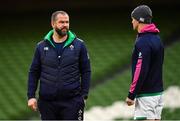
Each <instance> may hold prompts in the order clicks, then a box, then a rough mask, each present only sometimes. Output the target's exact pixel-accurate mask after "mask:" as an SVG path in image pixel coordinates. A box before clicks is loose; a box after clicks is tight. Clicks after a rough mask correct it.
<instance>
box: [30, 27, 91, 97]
mask: <svg viewBox="0 0 180 121" xmlns="http://www.w3.org/2000/svg"><path fill="white" fill-rule="evenodd" d="M52 35H53V30H51V31H50V32H49V33H48V34H47V35H46V37H45V39H44V40H43V41H41V42H39V43H38V44H37V47H36V50H35V54H34V58H33V61H32V64H31V67H30V71H29V78H28V93H27V95H28V99H30V98H35V92H36V90H37V87H38V80H40V87H39V98H41V99H44V100H56V99H57V100H58V99H61V98H63V99H65V98H71V97H73V96H76V95H78V94H80V95H82V96H83V97H84V98H85V99H86V98H87V96H88V92H89V87H90V77H91V68H90V60H89V56H88V54H87V49H86V47H85V44H84V42H83V41H82V40H80V39H78V38H77V37H76V36H75V35H74V34H73V33H72V32H71V31H68V39H67V40H66V41H65V43H64V45H63V48H62V50H61V51H60V52H58V51H57V50H58V48H56V45H55V43H53V40H52Z"/></svg>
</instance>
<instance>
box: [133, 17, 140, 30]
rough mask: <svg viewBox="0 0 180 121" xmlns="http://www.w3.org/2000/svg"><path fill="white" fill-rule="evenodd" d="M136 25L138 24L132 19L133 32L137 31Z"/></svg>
mask: <svg viewBox="0 0 180 121" xmlns="http://www.w3.org/2000/svg"><path fill="white" fill-rule="evenodd" d="M138 24H139V22H138V21H137V20H136V19H134V18H132V25H133V29H134V30H137V29H138Z"/></svg>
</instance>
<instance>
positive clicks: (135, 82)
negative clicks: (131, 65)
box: [128, 41, 151, 100]
mask: <svg viewBox="0 0 180 121" xmlns="http://www.w3.org/2000/svg"><path fill="white" fill-rule="evenodd" d="M135 49H136V54H137V55H135V57H137V58H135V59H136V65H135V71H133V72H134V73H133V78H132V83H131V86H130V90H129V95H128V98H130V99H132V100H134V98H135V97H136V95H137V93H138V92H139V91H140V90H141V88H142V85H143V83H144V81H145V79H146V76H147V74H148V71H149V65H150V58H151V51H150V48H149V47H148V46H147V45H146V43H143V41H139V42H138V43H136V45H135Z"/></svg>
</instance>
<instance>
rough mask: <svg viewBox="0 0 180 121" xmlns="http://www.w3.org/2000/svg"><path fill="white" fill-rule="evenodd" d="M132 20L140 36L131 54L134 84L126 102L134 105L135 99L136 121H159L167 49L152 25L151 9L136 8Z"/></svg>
mask: <svg viewBox="0 0 180 121" xmlns="http://www.w3.org/2000/svg"><path fill="white" fill-rule="evenodd" d="M131 17H132V24H133V29H134V30H137V31H138V35H137V38H136V41H135V46H134V50H133V54H132V83H131V86H130V89H129V94H128V97H127V99H126V103H127V104H128V105H129V106H130V105H133V104H134V99H135V98H136V103H135V114H134V119H136V120H138V119H142V120H146V119H150V120H160V119H161V112H162V108H163V102H162V92H163V80H162V70H163V60H164V47H163V44H162V42H161V39H160V37H159V35H158V33H159V30H158V29H157V28H156V26H155V25H154V24H153V23H151V19H152V11H151V9H150V8H149V7H148V6H146V5H141V6H138V7H136V8H135V9H134V10H133V11H132V13H131Z"/></svg>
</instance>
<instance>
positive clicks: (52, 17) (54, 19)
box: [51, 11, 69, 21]
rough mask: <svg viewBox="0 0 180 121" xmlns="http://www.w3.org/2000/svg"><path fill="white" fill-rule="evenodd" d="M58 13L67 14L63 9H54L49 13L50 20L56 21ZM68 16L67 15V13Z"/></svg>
mask: <svg viewBox="0 0 180 121" xmlns="http://www.w3.org/2000/svg"><path fill="white" fill-rule="evenodd" d="M58 14H62V15H68V14H67V12H65V11H55V12H54V13H52V15H51V21H56V18H57V15H58ZM68 16H69V15H68Z"/></svg>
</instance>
